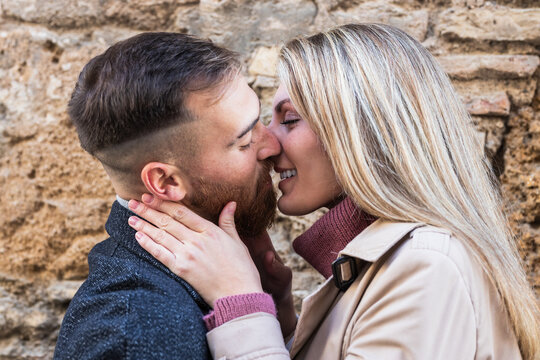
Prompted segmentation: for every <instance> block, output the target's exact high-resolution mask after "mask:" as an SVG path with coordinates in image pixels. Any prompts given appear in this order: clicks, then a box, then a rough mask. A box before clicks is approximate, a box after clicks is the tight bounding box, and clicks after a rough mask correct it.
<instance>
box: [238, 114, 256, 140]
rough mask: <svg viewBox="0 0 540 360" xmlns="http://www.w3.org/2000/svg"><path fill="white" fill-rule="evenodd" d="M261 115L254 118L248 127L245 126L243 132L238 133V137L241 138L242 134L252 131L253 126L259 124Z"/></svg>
mask: <svg viewBox="0 0 540 360" xmlns="http://www.w3.org/2000/svg"><path fill="white" fill-rule="evenodd" d="M260 117H261V116H260V115H259V116H257V118H256V119H255V120H253V122H252V123H251V124H249V126H248V127H247V128H245V129H244V130H242V132H241V133H240V135H238V136H237V137H236V139H240V138H241V137H242V136H244V135H246V134H247V133H248V132H250V131H251V130H253V128H254V127H255V125H257V123H258V122H259V119H260Z"/></svg>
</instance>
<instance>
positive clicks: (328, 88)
mask: <svg viewBox="0 0 540 360" xmlns="http://www.w3.org/2000/svg"><path fill="white" fill-rule="evenodd" d="M278 73H279V77H280V79H281V81H282V82H283V83H284V84H285V86H286V87H287V89H288V91H289V95H290V97H291V101H292V102H293V104H294V105H295V107H296V109H297V111H298V113H299V114H300V116H302V117H303V118H304V119H305V120H306V121H308V122H309V124H310V126H311V128H312V129H313V131H314V132H315V133H316V134H317V135H318V137H319V139H320V141H321V143H322V144H323V146H324V147H325V149H326V151H327V153H328V155H329V157H330V160H331V162H332V165H333V167H334V169H335V172H336V176H337V178H338V181H339V182H340V184H341V185H342V187H343V189H344V191H345V192H346V193H347V194H348V195H349V196H350V197H351V198H352V199H353V200H354V201H355V202H356V203H357V204H358V205H359V206H360V207H361V208H362V209H364V210H365V211H367V212H368V213H370V214H373V215H376V216H378V217H381V218H385V219H389V220H393V221H404V222H421V223H427V224H431V225H435V226H439V227H444V228H447V229H449V230H451V231H452V232H453V233H454V234H455V235H456V236H457V237H458V238H460V239H462V240H463V241H464V243H465V246H466V247H467V248H468V249H469V251H471V253H472V254H473V255H474V257H475V259H476V260H477V261H478V263H479V264H480V265H481V266H482V267H483V269H484V271H485V273H486V275H487V276H488V277H489V278H490V280H491V281H492V283H493V284H494V285H495V287H496V289H497V290H498V292H499V295H500V297H501V299H502V301H503V303H504V304H505V306H506V310H507V312H508V316H509V319H510V321H511V324H512V326H513V329H514V331H515V334H516V336H517V339H518V342H519V345H520V349H521V352H522V355H523V357H524V358H525V359H534V358H535V356H538V354H540V351H539V347H540V343H539V339H540V337H539V334H540V329H539V325H538V324H539V320H540V317H539V311H538V305H537V303H536V299H535V296H534V294H533V292H532V290H531V287H530V286H529V284H528V282H527V279H526V276H525V272H524V270H523V268H522V266H521V260H520V257H519V254H518V252H517V248H516V244H515V240H514V238H513V235H512V233H511V231H510V228H509V226H508V221H507V219H506V217H505V216H504V214H503V210H502V201H501V196H500V194H499V190H498V184H497V180H496V178H495V176H494V175H493V172H492V171H491V168H490V166H489V164H488V162H487V161H486V159H485V157H484V156H483V154H482V152H481V151H479V145H478V144H477V142H476V138H475V136H474V129H473V126H472V124H471V120H470V117H469V115H468V113H467V111H466V110H465V108H464V106H463V105H462V103H461V101H460V100H459V98H458V96H457V95H456V92H455V91H454V89H453V87H452V85H451V83H450V80H449V79H448V77H447V76H446V74H445V73H444V72H443V71H442V70H441V68H440V67H439V65H438V64H437V63H436V61H435V60H434V58H433V57H432V56H431V55H430V54H429V52H428V51H427V50H426V49H424V48H423V47H422V45H421V44H420V43H418V42H417V41H416V40H414V39H413V38H411V37H410V36H408V35H407V34H405V33H404V32H402V31H400V30H398V29H396V28H393V27H391V26H387V25H380V24H356V25H345V26H340V27H338V28H335V29H332V30H330V31H327V32H323V33H319V34H316V35H313V36H310V37H305V38H297V39H294V40H292V41H290V42H289V43H288V44H287V45H285V47H284V48H283V49H282V52H281V57H280V63H279V66H278Z"/></svg>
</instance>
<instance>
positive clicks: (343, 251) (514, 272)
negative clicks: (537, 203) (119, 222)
mask: <svg viewBox="0 0 540 360" xmlns="http://www.w3.org/2000/svg"><path fill="white" fill-rule="evenodd" d="M278 73H279V78H280V80H281V83H282V85H281V87H280V89H279V90H278V92H277V94H276V99H275V101H274V104H275V109H274V116H273V119H272V123H271V124H270V126H269V128H270V130H271V131H272V132H273V133H274V134H275V135H276V137H277V138H278V139H279V140H280V143H281V145H282V153H281V154H280V155H279V156H277V157H276V158H275V159H274V165H275V168H276V170H277V171H279V172H280V173H281V177H282V179H283V180H282V181H281V182H280V184H279V187H280V189H281V190H282V192H283V195H282V197H281V198H280V199H279V202H278V206H279V208H280V210H281V211H282V212H284V213H285V214H290V215H301V214H306V213H309V212H311V211H314V210H315V209H317V208H320V207H323V206H328V207H330V208H331V210H330V212H329V213H328V214H327V215H325V216H324V217H323V218H322V219H320V220H319V222H318V223H316V224H315V225H314V226H318V227H319V228H318V230H317V234H318V237H317V236H311V235H313V234H311V235H310V236H308V237H309V239H307V240H306V239H305V237H304V238H303V237H300V239H297V240H295V249H300V250H301V253H303V254H307V256H306V257H308V260H310V261H312V262H317V259H319V260H320V258H323V260H321V261H319V263H317V267H316V268H317V269H319V270H320V271H321V272H322V273H323V274H324V275H326V276H327V277H329V278H330V279H329V280H328V281H327V282H326V283H325V284H324V285H323V286H322V287H321V288H320V289H319V290H317V292H316V293H315V294H314V295H312V296H310V297H309V298H308V299H306V300H305V301H304V304H303V307H302V314H301V316H300V319H299V321H298V325H297V326H296V330H295V333H294V340H293V343H292V348H291V349H290V356H291V357H294V358H305V359H353V358H354V359H359V358H362V359H364V358H366V359H375V358H376V359H382V358H384V359H403V358H407V359H515V358H521V357H523V358H525V359H535V358H536V359H537V358H538V356H540V352H539V346H540V345H539V344H540V341H539V325H538V321H539V317H538V306H537V304H536V301H535V298H534V295H533V293H532V291H531V289H530V287H529V285H528V284H527V281H526V277H525V274H524V271H523V269H522V267H521V266H520V260H519V256H518V253H517V250H516V247H515V243H514V240H513V238H512V235H511V233H510V230H509V227H508V224H507V220H506V218H505V217H504V215H503V213H502V210H501V208H502V205H501V199H500V195H499V193H498V190H497V186H496V179H495V178H494V176H493V174H492V172H491V171H490V170H489V165H488V164H487V162H486V160H485V158H483V157H482V156H481V154H479V152H478V151H477V149H478V145H477V144H476V143H475V140H474V136H473V129H472V126H471V122H470V118H469V116H468V114H467V112H466V111H465V109H464V107H463V105H462V104H461V102H460V101H459V99H458V96H457V95H456V93H455V92H454V90H453V88H452V86H451V84H450V81H449V80H448V78H447V77H446V75H445V74H444V72H443V71H442V70H441V69H440V68H439V66H438V65H437V64H436V62H435V61H434V59H433V58H432V56H431V55H430V54H429V53H428V52H427V51H426V50H425V49H424V48H423V47H422V46H421V45H420V44H419V43H418V42H417V41H415V40H414V39H412V38H411V37H409V36H408V35H406V34H405V33H403V32H402V31H400V30H397V29H395V28H393V27H390V26H386V25H373V24H364V25H345V26H341V27H338V28H336V29H333V30H330V31H327V32H323V33H320V34H316V35H314V36H310V37H307V38H299V39H294V40H292V41H291V42H289V43H288V44H287V45H286V46H285V47H284V48H283V50H282V52H281V58H280V64H279V71H278ZM343 194H346V196H347V198H346V199H345V200H343V201H341V202H340V200H342V198H343ZM336 204H337V205H336ZM234 207H235V205H234V203H230V204H229V205H227V206H226V207H225V208H224V210H223V213H222V217H221V219H220V225H221V227H222V228H223V229H224V230H221V229H220V228H218V227H217V226H213V225H211V224H209V223H207V222H205V221H204V220H202V219H200V218H198V217H196V215H194V214H193V213H191V212H189V211H188V210H186V209H185V208H183V207H181V206H180V205H171V204H168V205H167V206H159V207H158V208H160V209H167V212H168V213H169V214H173V211H177V210H178V209H181V213H182V214H183V216H182V217H181V218H179V219H178V218H177V220H179V222H176V223H175V226H172V227H171V226H169V227H168V231H169V232H170V234H171V235H175V236H176V237H177V238H178V240H180V242H178V241H176V240H175V239H173V238H172V236H165V237H162V238H161V242H160V244H158V243H156V242H154V241H152V239H151V237H153V236H154V237H155V234H156V229H155V228H153V227H152V226H150V225H148V224H146V225H142V224H145V223H144V222H141V221H139V222H138V223H137V225H136V226H134V227H135V228H136V229H137V230H139V235H138V238H139V239H140V240H139V242H140V244H141V245H142V246H143V247H145V248H146V249H147V250H149V251H150V252H151V253H152V254H154V256H156V257H157V258H158V259H159V260H160V261H162V262H163V263H164V264H166V265H167V266H169V267H170V268H171V270H173V271H174V272H176V273H177V274H178V275H179V276H181V277H183V278H184V279H186V280H187V281H188V282H190V283H191V284H193V285H194V286H195V288H196V289H197V290H198V291H199V292H200V293H201V295H202V296H203V297H204V298H205V299H206V300H207V301H208V302H209V303H210V304H214V306H215V307H216V308H218V307H221V308H226V309H227V306H229V308H228V309H229V310H230V309H233V310H235V309H234V308H236V310H238V308H241V309H242V311H239V312H238V311H236V314H240V315H243V316H238V317H235V315H233V316H232V319H226V320H229V321H225V322H224V323H223V324H218V325H220V326H217V327H215V328H213V330H211V331H210V332H209V333H208V335H207V338H208V341H209V346H210V348H211V350H212V352H213V355H214V356H215V357H218V358H219V357H222V356H223V357H226V358H235V357H241V356H246V357H245V358H258V357H260V358H276V359H282V358H288V357H289V354H288V353H287V352H286V351H285V350H284V347H283V340H282V339H281V336H280V332H279V331H278V330H279V324H278V322H277V321H276V320H275V317H273V315H271V314H268V313H272V311H271V310H265V309H264V304H263V303H264V300H261V299H260V298H257V296H255V295H256V294H260V293H261V292H262V287H261V284H260V281H259V278H258V276H253V269H254V267H253V264H252V263H251V261H250V260H249V258H248V255H247V251H245V247H244V246H243V244H242V243H241V241H240V240H239V238H238V236H237V235H236V234H235V232H234V229H233V227H232V226H231V225H230V223H231V219H232V214H233V213H234ZM132 208H133V209H134V211H135V212H137V213H140V210H141V209H142V208H145V205H140V204H138V203H136V202H132ZM359 209H361V211H363V212H365V213H366V214H369V216H366V215H362V214H363V213H360V210H359ZM355 210H357V211H358V212H357V213H354V211H355ZM148 214H154V212H147V213H146V214H145V217H146V219H147V220H148V221H152V220H153V216H154V215H150V216H148ZM351 214H352V216H353V217H352V219H353V220H354V221H352V220H350V219H351ZM370 216H371V217H376V218H378V220H376V221H374V222H373V223H372V224H371V225H369V226H368V227H367V228H365V226H367V225H368V224H369V223H371V222H372V221H373V218H370ZM336 219H337V220H336ZM348 219H349V220H348ZM334 220H336V221H344V224H345V225H343V226H345V227H346V229H345V233H348V232H351V231H352V232H353V233H354V232H355V231H356V233H355V234H354V236H353V237H354V239H347V236H340V237H338V239H336V237H334V236H332V234H331V230H332V229H328V227H331V226H327V225H328V224H332V222H333V221H334ZM347 222H353V224H350V223H347ZM154 223H155V222H154ZM321 223H322V224H324V225H325V226H320V224H321ZM318 224H319V225H318ZM340 226H342V224H340ZM364 228H365V229H364ZM326 230H330V231H326ZM328 233H330V234H328ZM299 240H300V242H299ZM343 242H346V244H344V243H343ZM321 244H323V245H321ZM336 248H337V251H336V252H339V257H340V260H339V261H338V262H336V263H335V265H334V266H332V265H331V264H330V261H331V260H329V259H327V258H328V256H324V255H325V254H329V253H330V254H331V253H332V251H333V249H336ZM329 249H330V251H329ZM331 257H332V258H336V257H338V256H331ZM175 258H176V259H177V261H176V262H175V260H174V259H175ZM332 260H333V259H332ZM321 262H322V263H321ZM208 264H210V265H208ZM331 269H332V271H333V275H334V276H333V277H330V271H331ZM334 280H335V284H336V285H334ZM348 280H349V281H348ZM248 293H251V294H252V295H242V294H248ZM253 294H255V295H253ZM223 303H227V304H228V305H223ZM231 304H232V305H231ZM261 304H263V305H261ZM250 306H252V308H253V311H250ZM231 311H232V310H231ZM261 311H262V312H261ZM265 311H266V313H265ZM225 312H226V311H225ZM232 312H233V313H235V311H232ZM280 320H282V319H280ZM289 320H290V319H289ZM215 325H216V324H210V325H209V327H210V328H212V327H213V326H215ZM282 325H283V324H282ZM276 329H277V330H276Z"/></svg>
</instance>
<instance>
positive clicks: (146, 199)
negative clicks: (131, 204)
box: [142, 194, 154, 204]
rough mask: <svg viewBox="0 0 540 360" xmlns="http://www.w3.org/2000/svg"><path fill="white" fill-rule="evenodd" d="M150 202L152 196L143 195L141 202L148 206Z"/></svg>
mask: <svg viewBox="0 0 540 360" xmlns="http://www.w3.org/2000/svg"><path fill="white" fill-rule="evenodd" d="M152 200H154V196H152V195H150V194H143V196H142V201H143V202H144V203H147V204H150V203H151V202H152Z"/></svg>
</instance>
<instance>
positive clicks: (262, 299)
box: [204, 293, 276, 331]
mask: <svg viewBox="0 0 540 360" xmlns="http://www.w3.org/2000/svg"><path fill="white" fill-rule="evenodd" d="M256 312H265V313H268V314H271V315H274V316H276V306H275V305H274V300H272V296H270V295H268V294H266V293H251V294H241V295H233V296H227V297H224V298H220V299H218V300H216V303H215V307H214V311H211V312H210V313H209V314H208V315H206V316H205V317H204V322H205V324H206V328H207V329H208V331H210V330H212V329H213V328H215V327H218V326H220V325H221V324H224V323H226V322H227V321H229V320H232V319H236V318H237V317H240V316H244V315H247V314H252V313H256Z"/></svg>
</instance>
